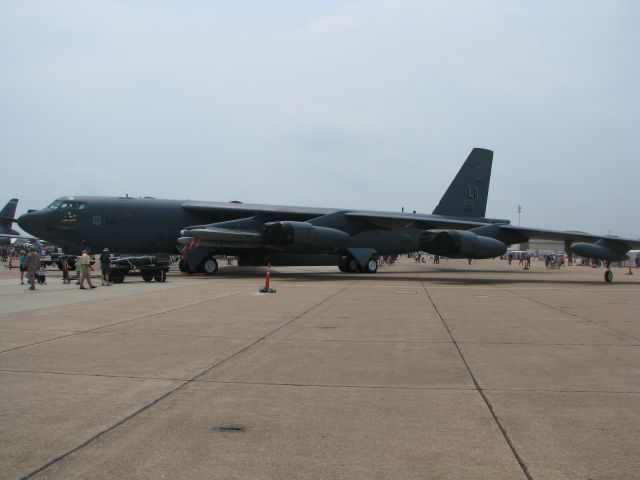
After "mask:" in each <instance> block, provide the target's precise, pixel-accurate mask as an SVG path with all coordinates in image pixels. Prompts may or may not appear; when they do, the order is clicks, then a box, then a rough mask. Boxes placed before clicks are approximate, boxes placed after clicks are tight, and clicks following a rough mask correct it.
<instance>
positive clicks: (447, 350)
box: [0, 259, 640, 480]
mask: <svg viewBox="0 0 640 480" xmlns="http://www.w3.org/2000/svg"><path fill="white" fill-rule="evenodd" d="M626 272H627V269H614V273H615V278H614V282H613V283H612V284H605V283H604V281H603V279H602V276H603V270H602V269H591V268H586V267H577V266H576V267H569V268H566V269H562V270H545V268H544V265H543V264H541V263H536V262H534V263H533V266H532V269H531V270H530V271H522V270H521V269H520V268H519V267H518V266H517V265H516V263H514V264H513V265H511V266H508V265H507V264H506V262H503V261H494V260H486V261H478V262H474V263H473V264H472V265H467V262H466V261H456V260H449V261H446V262H443V263H440V264H439V265H433V264H431V263H426V264H425V263H420V264H418V263H415V262H413V261H412V260H411V261H409V260H407V259H404V260H401V261H399V262H398V263H396V264H394V265H385V266H383V267H381V269H380V271H379V273H377V274H375V275H371V274H340V273H339V272H338V271H337V269H336V268H328V267H296V268H294V267H289V268H276V269H274V273H273V277H272V286H273V287H275V288H276V289H277V293H275V294H260V293H259V292H258V288H259V287H260V286H261V284H262V282H263V278H264V277H263V275H264V269H260V268H256V269H246V268H244V269H243V268H238V267H229V268H226V267H223V268H221V270H220V272H219V274H218V275H217V276H216V277H204V276H198V275H196V276H189V275H183V274H180V273H172V274H171V275H170V276H169V277H168V281H167V282H166V283H156V282H150V283H145V282H143V281H142V280H141V279H140V277H130V278H127V281H126V282H125V283H124V284H121V285H114V286H111V287H101V286H99V285H100V280H99V279H98V278H94V284H96V285H98V288H96V289H94V290H79V289H78V288H77V286H76V285H73V284H72V285H63V284H62V282H61V279H60V274H59V272H55V271H53V270H50V271H49V278H48V285H43V286H41V287H38V289H37V290H36V291H35V292H30V291H28V290H27V288H26V286H22V285H19V280H18V279H19V273H18V272H17V271H16V270H12V271H9V270H8V269H6V268H4V266H3V264H0V479H21V478H36V479H88V478H91V479H122V478H127V479H160V478H167V479H218V478H219V479H282V478H287V479H297V478H299V479H367V480H370V479H376V478H380V479H383V478H384V479H388V478H393V479H474V480H475V479H491V480H495V479H505V480H507V479H509V480H511V479H525V480H526V479H536V480H538V479H554V480H556V479H582V480H586V479H592V480H596V479H638V478H640V314H639V313H638V312H639V311H640V295H639V293H640V271H638V270H635V269H634V273H635V275H625V273H626Z"/></svg>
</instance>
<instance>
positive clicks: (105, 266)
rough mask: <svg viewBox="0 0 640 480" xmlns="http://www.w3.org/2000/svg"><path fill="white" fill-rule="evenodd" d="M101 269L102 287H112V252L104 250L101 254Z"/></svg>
mask: <svg viewBox="0 0 640 480" xmlns="http://www.w3.org/2000/svg"><path fill="white" fill-rule="evenodd" d="M100 269H101V270H102V285H106V286H111V279H110V278H109V276H110V275H111V252H110V251H109V249H108V248H106V247H105V248H104V249H103V250H102V253H101V254H100Z"/></svg>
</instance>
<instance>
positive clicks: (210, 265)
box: [201, 257, 218, 275]
mask: <svg viewBox="0 0 640 480" xmlns="http://www.w3.org/2000/svg"><path fill="white" fill-rule="evenodd" d="M201 268H202V271H203V272H204V273H206V274H207V275H213V274H214V273H216V272H217V271H218V261H217V260H216V259H215V258H213V257H207V258H205V259H204V261H203V262H202V267H201Z"/></svg>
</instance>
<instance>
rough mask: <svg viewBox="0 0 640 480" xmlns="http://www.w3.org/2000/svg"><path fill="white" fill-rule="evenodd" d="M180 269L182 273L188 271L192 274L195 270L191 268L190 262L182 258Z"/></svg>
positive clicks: (179, 263)
mask: <svg viewBox="0 0 640 480" xmlns="http://www.w3.org/2000/svg"><path fill="white" fill-rule="evenodd" d="M178 269H179V270H180V271H181V272H182V273H188V274H189V275H191V274H192V273H194V272H193V270H191V268H190V267H189V263H188V262H187V261H186V260H180V261H178Z"/></svg>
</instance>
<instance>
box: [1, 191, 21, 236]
mask: <svg viewBox="0 0 640 480" xmlns="http://www.w3.org/2000/svg"><path fill="white" fill-rule="evenodd" d="M17 206H18V199H17V198H12V199H11V200H9V201H8V202H7V204H6V205H5V206H4V207H3V208H2V210H0V233H4V234H6V235H14V234H17V233H18V232H16V231H15V230H12V229H11V224H12V223H13V222H15V215H16V208H17Z"/></svg>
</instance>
